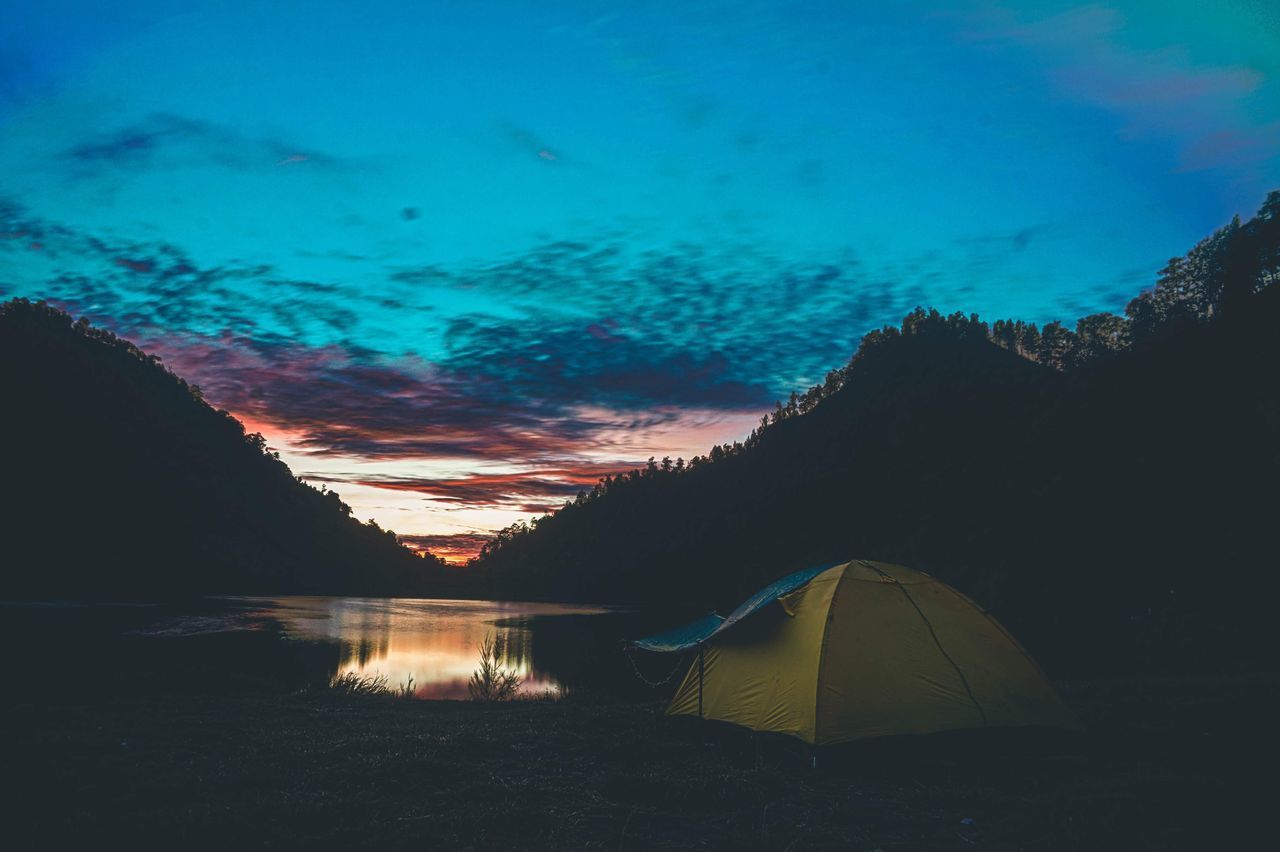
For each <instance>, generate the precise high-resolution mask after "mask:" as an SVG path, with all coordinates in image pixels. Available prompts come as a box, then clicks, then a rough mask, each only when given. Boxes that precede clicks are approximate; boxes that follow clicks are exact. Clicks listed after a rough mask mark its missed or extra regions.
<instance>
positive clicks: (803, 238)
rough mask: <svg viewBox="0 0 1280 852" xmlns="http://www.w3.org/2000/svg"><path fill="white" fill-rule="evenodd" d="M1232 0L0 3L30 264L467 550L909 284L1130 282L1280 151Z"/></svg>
mask: <svg viewBox="0 0 1280 852" xmlns="http://www.w3.org/2000/svg"><path fill="white" fill-rule="evenodd" d="M1214 5H1215V7H1216V8H1212V9H1211V8H1209V7H1208V5H1207V4H1199V3H1120V4H1107V5H1086V6H1075V5H1071V4H1064V3H1034V4H1010V5H998V4H989V3H968V4H916V3H901V4H876V6H875V7H872V6H871V5H870V4H855V3H805V4H779V3H759V4H753V3H746V2H733V3H707V4H702V3H689V2H681V3H652V4H630V3H629V4H623V3H602V2H593V3H555V2H540V3H536V4H535V3H525V4H516V3H475V4H470V3H468V4H435V3H402V4H395V3H379V2H372V3H362V4H324V3H315V2H310V3H254V4H248V3H188V4H183V5H182V8H183V11H182V12H181V13H175V12H174V11H173V10H172V7H173V4H145V3H136V4H120V5H119V6H113V7H111V8H109V9H108V8H106V7H104V6H103V5H102V4H94V3H71V2H53V3H44V4H38V5H37V4H30V3H21V4H19V3H12V2H10V0H0V12H2V13H3V19H4V20H5V22H6V24H5V27H4V28H3V29H0V175H3V176H4V177H3V178H0V236H3V237H5V239H3V240H0V297H4V298H8V297H11V296H28V297H33V298H37V297H39V298H48V299H50V300H52V301H55V302H57V303H59V304H62V305H64V306H66V307H67V308H68V309H69V310H71V311H72V312H73V313H75V314H77V315H81V314H84V315H88V316H89V317H91V318H92V319H93V320H94V321H95V322H98V323H101V324H103V325H106V326H108V327H111V328H113V329H114V330H116V331H118V332H119V333H121V334H124V335H126V336H128V337H130V338H131V339H134V340H135V341H137V342H139V343H140V344H142V345H144V346H146V347H148V348H150V349H153V350H155V351H157V352H159V353H161V354H162V355H163V356H164V357H165V360H166V363H168V364H169V365H170V366H171V367H172V368H173V369H174V370H175V371H177V372H178V373H179V374H181V375H184V376H185V377H187V378H190V379H191V380H193V381H196V382H197V383H199V384H200V385H201V386H202V387H204V388H205V389H206V392H207V395H208V396H209V398H210V399H211V400H212V401H214V402H215V403H216V404H219V405H222V406H225V407H227V408H228V409H230V410H231V411H232V412H233V413H235V414H237V415H238V416H240V417H242V418H243V419H245V420H246V422H247V423H248V424H249V425H250V426H251V428H258V429H261V430H262V431H263V432H264V433H265V434H267V435H268V437H269V438H270V439H271V441H272V442H273V444H275V445H277V446H279V447H281V449H282V450H283V451H284V453H285V455H286V457H287V458H288V460H289V461H290V463H291V465H292V466H293V468H294V470H295V471H296V472H298V473H301V474H303V475H306V476H308V478H310V479H312V480H314V481H317V482H320V481H324V482H327V483H329V484H330V485H331V486H332V487H334V488H336V489H337V490H339V491H340V492H341V493H342V495H343V497H344V499H347V500H348V501H349V502H351V503H352V504H353V505H354V506H355V507H356V511H357V514H358V515H360V516H361V517H374V518H376V519H377V520H378V521H379V522H380V523H382V524H384V525H385V526H389V527H392V528H394V529H396V530H397V531H399V532H402V533H406V534H414V535H419V536H423V537H424V538H422V539H421V540H423V541H431V542H433V543H436V544H440V543H441V540H440V539H438V538H434V537H439V536H447V535H452V534H476V533H483V532H484V531H485V530H488V529H492V528H494V527H496V526H501V525H504V524H505V523H508V522H510V521H511V520H514V519H516V518H520V517H527V516H529V515H530V514H531V513H535V512H539V511H541V509H542V508H543V507H544V506H547V505H554V504H555V503H557V502H558V501H559V500H562V499H563V497H564V496H565V495H566V494H569V493H573V492H576V490H577V488H578V487H580V485H581V484H582V483H584V482H589V481H590V477H592V476H594V475H596V474H597V473H599V472H601V471H604V470H610V469H613V468H615V467H617V466H626V465H630V464H634V463H635V462H638V461H642V460H643V459H645V458H647V457H648V456H649V455H657V456H659V457H661V456H662V455H666V454H670V455H672V456H675V455H685V456H688V455H690V454H692V453H695V452H705V451H706V449H707V448H708V447H709V445H710V444H711V443H713V442H719V441H724V440H732V439H734V438H738V437H741V436H742V435H743V434H744V433H745V432H746V431H748V430H749V429H750V428H751V425H752V424H753V423H754V422H755V421H756V420H757V419H758V416H759V413H760V412H761V411H762V410H764V409H766V408H769V407H771V401H772V400H773V399H774V398H777V397H782V396H785V395H786V394H787V393H788V392H789V391H790V390H791V389H793V388H801V389H802V388H803V387H805V386H807V385H808V384H811V383H813V382H816V381H820V380H821V378H822V375H823V374H824V373H825V372H826V371H827V370H828V369H830V368H832V367H836V366H839V365H841V364H843V363H844V362H845V361H846V360H847V359H848V357H849V355H850V354H851V353H852V351H853V349H854V348H855V347H856V344H857V340H858V339H859V338H860V336H861V335H862V334H863V333H865V332H866V331H868V330H869V329H871V328H873V327H876V326H879V325H882V324H884V323H887V322H894V321H896V320H897V319H898V318H899V317H900V316H901V315H902V314H903V313H905V312H906V311H907V310H909V309H910V308H911V307H913V306H914V305H915V304H932V305H936V306H937V307H939V308H940V309H943V310H957V309H960V310H965V311H976V312H979V313H981V314H982V315H983V316H984V317H988V318H997V317H1007V316H1014V317H1020V318H1025V319H1030V320H1036V321H1041V322H1043V321H1045V320H1050V319H1064V320H1068V321H1072V320H1074V319H1075V318H1077V317H1079V316H1081V315H1083V314H1086V313H1090V312H1094V311H1098V310H1117V309H1120V308H1121V307H1122V306H1123V304H1124V303H1125V301H1127V299H1128V298H1130V297H1131V296H1132V295H1134V294H1135V293H1136V292H1137V291H1138V290H1140V289H1141V288H1143V287H1146V286H1150V285H1151V283H1153V281H1154V276H1155V273H1156V271H1157V270H1158V269H1159V268H1160V266H1161V265H1162V264H1163V262H1164V261H1165V260H1166V259H1167V258H1169V257H1170V256H1172V255H1175V254H1180V253H1182V252H1183V251H1185V250H1186V249H1187V248H1189V247H1190V246H1191V245H1192V244H1193V243H1194V242H1195V241H1196V240H1198V239H1199V238H1200V237H1202V236H1204V235H1206V234H1207V233H1209V232H1210V231H1211V230H1213V229H1214V228H1215V227H1217V226H1219V225H1221V224H1222V223H1223V222H1225V221H1226V220H1227V219H1229V218H1230V216H1232V215H1233V214H1236V213H1240V214H1242V215H1245V216H1247V215H1249V214H1250V213H1251V212H1252V211H1253V210H1254V209H1255V208H1256V207H1257V205H1258V203H1259V202H1260V201H1261V199H1262V198H1263V196H1264V195H1265V193H1266V191H1267V190H1269V189H1274V188H1276V187H1277V186H1280V154H1278V152H1280V83H1278V82H1277V79H1278V78H1277V71H1278V70H1280V69H1277V65H1278V64H1280V20H1278V18H1280V15H1278V14H1277V13H1276V12H1275V11H1273V10H1272V9H1271V8H1270V5H1269V4H1267V3H1262V2H1241V3H1231V4H1214ZM460 540H461V539H460ZM446 544H447V542H446Z"/></svg>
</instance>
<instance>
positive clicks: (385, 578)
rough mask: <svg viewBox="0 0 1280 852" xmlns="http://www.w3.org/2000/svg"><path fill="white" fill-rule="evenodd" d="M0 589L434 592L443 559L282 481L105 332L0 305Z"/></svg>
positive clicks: (225, 425) (23, 592) (242, 439)
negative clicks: (0, 462)
mask: <svg viewBox="0 0 1280 852" xmlns="http://www.w3.org/2000/svg"><path fill="white" fill-rule="evenodd" d="M0 401H2V404H3V410H4V415H3V417H0V446H3V448H4V466H3V471H4V484H3V493H4V500H5V508H4V511H3V515H2V517H0V530H2V531H3V543H2V544H0V547H2V548H3V551H2V552H3V554H4V558H3V560H2V562H3V566H4V568H3V571H2V572H0V596H6V597H10V596H52V597H64V598H65V597H70V598H80V597H107V598H134V597H144V598H161V597H169V596H175V595H188V594H205V593H329V594H369V595H373V594H402V595H415V594H416V595H424V594H442V593H445V592H447V591H449V589H450V588H452V584H454V583H456V572H454V571H451V570H450V569H448V568H445V567H444V566H443V565H442V564H441V563H440V562H439V561H438V560H436V559H435V558H434V557H430V556H428V557H418V556H415V555H413V554H412V553H411V552H410V551H408V550H406V549H405V548H404V547H402V546H401V545H400V544H399V543H397V541H396V539H395V536H394V534H393V533H391V532H389V531H385V530H381V529H379V528H378V527H377V526H376V525H374V524H372V523H370V524H363V523H360V522H359V521H357V520H355V519H354V518H352V517H350V514H351V510H350V508H349V507H347V506H346V505H345V504H343V503H342V502H341V500H339V498H338V495H337V494H336V493H334V492H332V491H328V492H321V491H317V490H316V489H314V488H311V487H310V486H308V485H306V484H304V483H302V482H300V481H298V480H297V479H295V478H294V476H293V475H292V474H291V473H290V472H289V468H288V467H286V466H285V464H284V463H283V462H281V461H280V460H279V459H278V458H276V457H274V455H273V454H272V453H270V452H269V451H268V450H267V448H266V445H265V442H264V441H263V439H262V436H261V435H258V434H251V435H246V434H245V431H244V427H243V426H242V425H241V424H240V423H239V422H238V421H237V420H236V419H235V418H233V417H232V416H231V415H230V414H228V413H227V412H225V411H215V410H214V409H213V408H212V407H210V406H209V405H208V404H207V403H205V402H204V401H203V399H202V398H201V395H200V392H199V389H198V388H195V387H193V386H190V385H188V384H187V383H186V382H184V381H182V380H181V379H180V378H178V377H177V376H174V375H173V374H172V373H170V372H169V371H167V370H166V369H164V367H163V366H161V364H160V361H159V359H158V358H156V357H154V356H151V355H147V354H146V353H144V352H142V351H140V350H139V349H137V348H136V347H135V346H133V345H132V344H131V343H129V342H127V341H125V340H121V339H120V338H117V337H116V336H115V335H113V334H111V333H110V332H107V331H103V330H100V329H95V328H92V327H90V326H89V324H88V323H87V322H86V321H84V320H81V321H79V322H76V323H73V322H72V319H71V317H70V316H68V315H67V314H65V313H63V312H62V311H59V310H57V309H55V308H52V307H49V306H47V305H44V304H32V303H30V302H27V301H26V300H22V299H18V300H14V301H11V302H7V303H5V304H3V305H0Z"/></svg>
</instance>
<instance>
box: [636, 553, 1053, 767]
mask: <svg viewBox="0 0 1280 852" xmlns="http://www.w3.org/2000/svg"><path fill="white" fill-rule="evenodd" d="M632 644H633V645H634V646H635V647H638V648H643V649H646V650H649V651H659V652H674V651H683V650H689V649H694V648H696V649H697V652H698V653H697V657H696V659H694V661H693V663H692V664H691V665H690V667H689V671H688V673H687V674H686V675H685V677H684V681H683V682H682V683H681V684H680V688H679V689H678V690H677V691H676V694H675V697H674V698H673V699H672V701H671V706H670V707H668V708H667V715H671V716H680V715H688V716H700V717H703V718H707V719H718V720H721V721H725V722H732V723H734V724H738V725H743V726H745V727H747V728H751V729H752V730H756V731H776V732H778V733H783V734H789V735H791V736H794V737H798V738H800V739H801V740H804V741H805V742H807V743H811V744H814V745H830V744H835V743H842V742H849V741H851V740H857V739H862V738H864V737H878V736H886V735H891V734H923V733H930V732H934V731H945V730H952V729H958V728H985V727H1005V726H1031V725H1036V726H1047V727H1060V728H1075V727H1078V724H1077V722H1076V720H1075V718H1074V716H1073V715H1072V713H1071V711H1070V710H1068V709H1067V708H1066V706H1065V705H1064V704H1063V703H1062V700H1061V699H1060V698H1059V697H1058V694H1057V692H1056V691H1055V690H1054V688H1053V686H1052V685H1051V684H1050V683H1049V680H1048V679H1047V678H1046V677H1045V675H1044V673H1043V672H1042V671H1041V670H1040V667H1039V666H1037V665H1036V663H1035V661H1034V660H1033V659H1032V658H1031V657H1030V655H1028V654H1027V652H1026V651H1025V650H1024V649H1023V648H1022V646H1021V645H1019V644H1018V642H1017V640H1016V639H1014V638H1013V637H1012V636H1010V635H1009V633H1008V631H1006V630H1005V629H1004V628H1003V627H1001V626H1000V624H999V623H998V622H997V621H996V620H995V619H994V618H992V617H991V616H990V615H988V614H987V613H986V612H985V611H984V610H983V609H982V608H981V607H979V606H978V605H977V604H975V603H974V602H973V601H971V600H969V599H968V598H966V597H965V596H964V595H962V594H960V593H959V592H957V591H956V590H955V589H953V588H951V587H950V586H948V585H947V584H946V583H943V582H941V581H939V580H936V579H934V578H933V577H930V576H929V575H928V574H925V573H922V572H920V571H913V570H911V569H910V568H904V567H902V566H900V565H890V564H887V563H883V562H868V561H865V560H861V559H858V560H854V561H851V562H841V563H838V564H835V565H824V566H820V567H817V568H811V569H807V570H804V571H799V572H796V573H795V574H791V575H789V576H787V577H784V578H783V579H781V580H779V581H777V582H776V583H773V584H772V585H770V586H768V587H767V588H765V589H763V590H761V591H760V592H758V593H757V594H756V595H755V596H753V597H752V598H751V599H750V600H748V601H747V602H746V603H744V604H743V605H742V606H740V607H738V609H736V610H735V611H734V612H733V614H732V615H730V616H729V617H728V618H722V617H721V616H719V615H714V614H713V615H710V616H707V617H706V618H703V619H699V620H698V621H695V622H693V623H692V624H689V625H686V626H685V627H681V628H678V629H676V630H672V631H669V632H667V633H661V634H658V635H656V636H650V637H648V638H646V639H638V640H634V641H633V642H632Z"/></svg>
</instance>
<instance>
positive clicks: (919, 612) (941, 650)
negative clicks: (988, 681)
mask: <svg viewBox="0 0 1280 852" xmlns="http://www.w3.org/2000/svg"><path fill="white" fill-rule="evenodd" d="M858 561H859V562H861V563H862V564H863V565H865V566H866V567H868V568H870V569H871V570H872V571H875V572H876V573H877V574H879V575H880V576H881V577H884V578H885V579H886V580H887V581H888V582H891V583H893V585H895V586H897V587H898V589H899V590H901V592H902V594H903V596H904V597H905V598H906V599H907V602H908V603H910V604H911V608H912V609H914V610H915V611H916V614H917V615H919V616H920V620H921V621H923V622H924V626H925V627H927V628H929V635H930V636H931V637H933V644H934V645H936V646H938V652H939V653H940V654H942V656H943V657H945V658H946V660H947V662H948V663H950V664H951V668H953V669H955V672H956V675H957V676H959V678H960V685H961V686H963V687H964V691H965V694H966V695H968V696H969V700H970V701H971V702H972V703H973V706H974V708H975V709H977V711H978V715H979V716H981V717H982V727H984V728H986V727H988V726H989V724H988V722H987V711H986V710H984V709H982V705H981V704H980V703H978V698H977V696H975V695H974V694H973V689H972V688H971V687H970V686H969V679H968V678H967V677H965V676H964V672H963V671H961V670H960V666H959V665H957V664H956V661H955V660H953V659H952V658H951V655H950V654H948V653H947V649H946V648H944V647H942V640H941V639H939V638H938V633H937V631H935V630H934V629H933V622H931V621H930V620H929V617H928V616H927V615H925V614H924V610H922V609H920V605H919V604H918V603H916V599H915V598H913V597H911V593H910V592H908V591H907V589H906V587H905V586H903V585H902V584H901V583H899V582H898V581H897V580H896V579H894V578H893V577H890V576H889V575H888V574H886V573H885V572H884V571H881V570H880V569H879V568H877V567H876V566H874V565H872V564H871V563H870V562H867V561H866V560H865V559H859V560H858Z"/></svg>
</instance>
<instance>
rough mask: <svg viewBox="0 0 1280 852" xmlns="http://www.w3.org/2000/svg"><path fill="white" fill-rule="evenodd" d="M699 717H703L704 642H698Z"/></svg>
mask: <svg viewBox="0 0 1280 852" xmlns="http://www.w3.org/2000/svg"><path fill="white" fill-rule="evenodd" d="M698 718H702V643H701V642H699V643H698Z"/></svg>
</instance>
